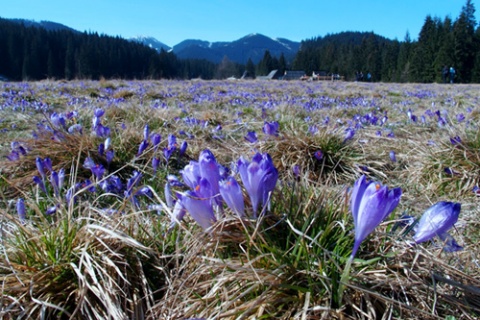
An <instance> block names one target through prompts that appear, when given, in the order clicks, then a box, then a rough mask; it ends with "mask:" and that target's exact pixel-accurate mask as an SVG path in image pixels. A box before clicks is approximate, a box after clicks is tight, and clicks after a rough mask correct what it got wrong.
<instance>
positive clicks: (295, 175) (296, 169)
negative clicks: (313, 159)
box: [292, 164, 300, 178]
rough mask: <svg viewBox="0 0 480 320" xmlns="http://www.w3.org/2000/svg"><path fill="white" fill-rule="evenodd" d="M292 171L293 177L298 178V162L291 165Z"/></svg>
mask: <svg viewBox="0 0 480 320" xmlns="http://www.w3.org/2000/svg"><path fill="white" fill-rule="evenodd" d="M292 171H293V176H294V177H295V178H299V177H300V166H299V165H298V164H296V165H294V166H293V167H292Z"/></svg>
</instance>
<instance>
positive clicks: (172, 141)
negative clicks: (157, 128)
mask: <svg viewBox="0 0 480 320" xmlns="http://www.w3.org/2000/svg"><path fill="white" fill-rule="evenodd" d="M167 142H168V149H172V150H176V149H177V137H176V136H175V135H173V134H169V135H168V138H167Z"/></svg>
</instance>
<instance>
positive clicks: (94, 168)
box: [83, 157, 105, 180]
mask: <svg viewBox="0 0 480 320" xmlns="http://www.w3.org/2000/svg"><path fill="white" fill-rule="evenodd" d="M83 167H84V168H85V169H90V171H91V172H92V174H93V175H94V176H95V177H96V178H97V179H98V180H100V179H102V177H103V174H104V173H105V168H104V167H103V166H102V165H101V164H97V163H95V161H93V159H92V158H90V157H87V158H85V161H84V162H83Z"/></svg>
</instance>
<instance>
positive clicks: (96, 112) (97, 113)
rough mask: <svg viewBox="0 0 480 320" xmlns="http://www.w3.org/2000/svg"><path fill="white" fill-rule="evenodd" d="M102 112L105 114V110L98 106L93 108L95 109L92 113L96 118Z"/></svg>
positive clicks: (101, 114) (100, 115)
mask: <svg viewBox="0 0 480 320" xmlns="http://www.w3.org/2000/svg"><path fill="white" fill-rule="evenodd" d="M104 114H105V111H104V110H103V109H100V108H98V109H95V111H94V115H95V117H97V118H101V117H102V116H103V115H104Z"/></svg>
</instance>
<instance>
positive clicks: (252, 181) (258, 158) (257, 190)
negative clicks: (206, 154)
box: [237, 153, 278, 218]
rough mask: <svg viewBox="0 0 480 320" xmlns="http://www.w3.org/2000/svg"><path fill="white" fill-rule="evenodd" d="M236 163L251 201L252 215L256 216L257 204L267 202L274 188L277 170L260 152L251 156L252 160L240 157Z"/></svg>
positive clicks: (269, 159) (269, 158)
mask: <svg viewBox="0 0 480 320" xmlns="http://www.w3.org/2000/svg"><path fill="white" fill-rule="evenodd" d="M237 165H238V171H239V173H240V177H241V178H242V182H243V185H244V186H245V189H246V190H247V193H248V195H249V196H250V200H251V201H252V207H253V217H254V218H256V217H257V211H258V206H259V205H260V203H262V204H263V205H265V204H267V202H268V197H269V194H270V192H272V191H273V189H275V185H276V183H277V180H278V170H277V169H276V168H275V166H274V165H273V161H272V158H271V157H270V156H269V155H268V154H263V155H262V154H260V153H257V154H255V155H254V156H253V158H252V162H249V161H248V160H246V159H244V158H243V157H241V158H240V160H238V163H237Z"/></svg>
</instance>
